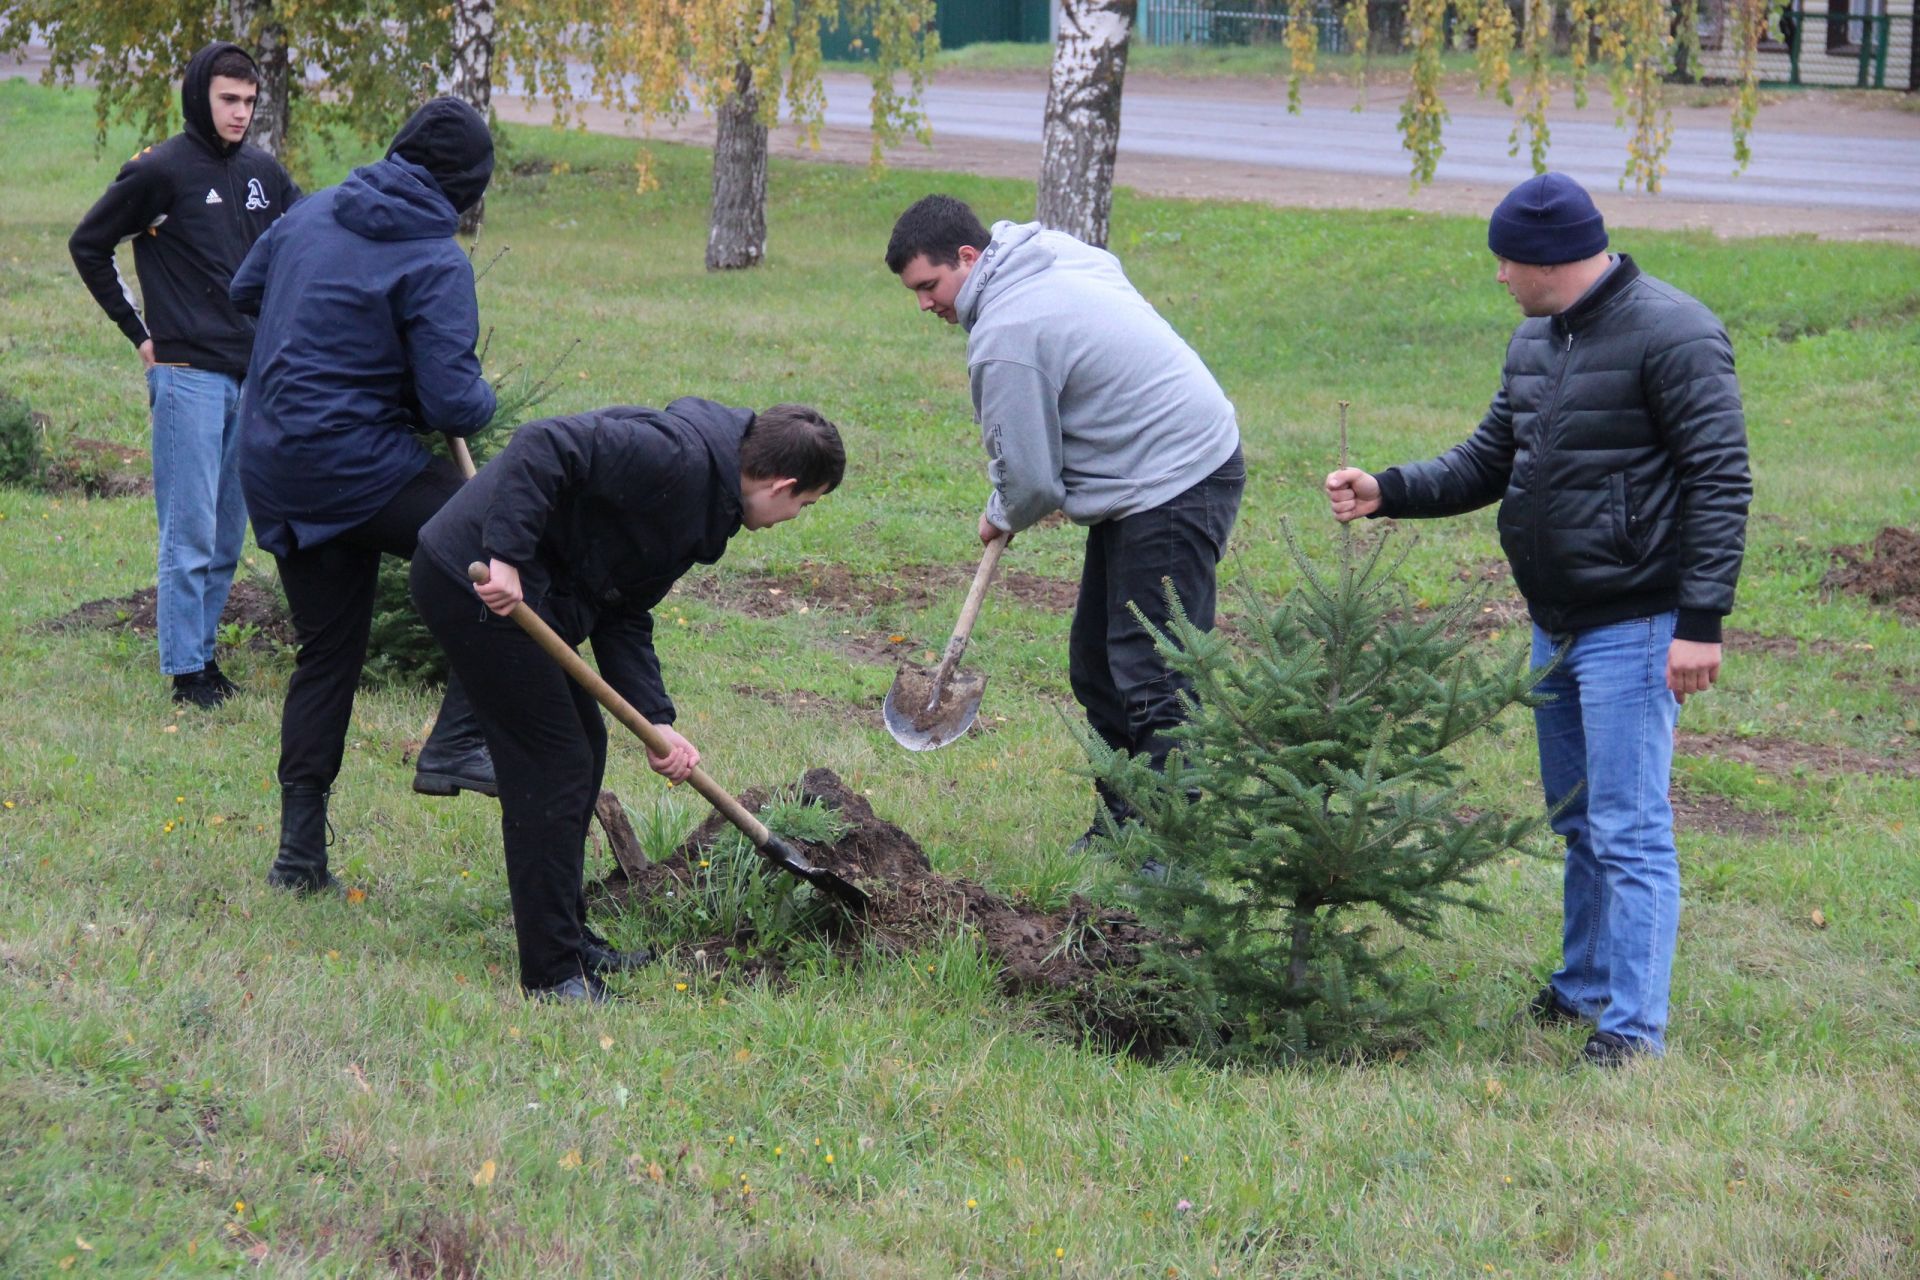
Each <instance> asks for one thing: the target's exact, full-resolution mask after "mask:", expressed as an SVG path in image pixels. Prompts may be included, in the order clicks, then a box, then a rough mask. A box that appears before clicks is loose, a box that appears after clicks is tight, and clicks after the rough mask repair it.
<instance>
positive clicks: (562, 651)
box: [467, 560, 771, 848]
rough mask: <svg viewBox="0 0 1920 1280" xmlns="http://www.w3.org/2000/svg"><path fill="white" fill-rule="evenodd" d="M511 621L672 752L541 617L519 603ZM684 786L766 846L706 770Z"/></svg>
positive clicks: (653, 745) (763, 828)
mask: <svg viewBox="0 0 1920 1280" xmlns="http://www.w3.org/2000/svg"><path fill="white" fill-rule="evenodd" d="M467 577H469V578H471V579H472V580H473V581H474V583H475V584H476V585H479V584H484V583H485V582H486V581H487V580H488V579H489V578H490V577H492V574H491V572H490V571H489V570H488V568H487V566H486V565H484V564H481V563H480V562H479V561H478V560H476V561H474V562H473V563H472V564H470V565H468V566H467ZM513 620H514V621H515V622H517V623H519V624H520V629H521V630H522V631H525V632H526V633H527V634H528V635H530V636H532V637H533V638H534V640H535V642H536V643H538V644H539V646H540V647H541V648H542V649H545V650H546V651H547V653H548V654H549V655H550V656H551V657H552V658H553V660H554V661H555V662H557V663H559V664H560V665H561V666H562V667H564V668H565V669H566V672H567V674H568V675H570V676H572V677H573V678H574V679H575V680H577V681H578V682H579V683H580V687H581V688H583V689H585V690H586V691H587V692H588V693H590V694H592V695H593V696H594V697H595V698H596V699H597V700H598V701H599V703H600V705H601V706H603V707H605V708H606V709H607V710H608V711H611V712H612V713H613V717H614V719H616V720H618V721H619V722H620V723H621V724H624V725H625V726H627V728H629V729H631V730H633V731H634V733H636V734H637V735H639V738H640V741H642V742H644V743H646V745H647V750H648V751H651V752H652V753H653V754H654V755H656V756H664V755H666V754H668V753H669V752H671V751H672V750H673V747H672V745H671V744H670V743H668V742H667V740H666V739H665V738H663V737H661V736H660V730H658V729H656V728H655V727H654V726H653V722H652V721H650V720H648V719H647V718H646V717H645V716H643V715H641V714H640V713H639V712H638V711H635V710H634V709H633V704H632V703H631V702H628V701H627V700H626V699H625V698H623V697H621V696H620V694H619V692H618V691H617V690H616V689H615V688H614V687H613V686H612V685H610V684H608V683H607V682H606V680H605V679H603V678H602V677H601V675H600V673H599V672H598V671H595V670H594V669H593V668H592V667H590V666H588V665H587V661H586V659H584V658H582V657H581V656H580V655H579V654H577V653H575V652H574V651H573V646H572V645H570V644H568V643H567V642H566V641H565V640H562V639H561V638H560V636H559V634H558V633H557V632H555V631H554V629H553V628H552V627H550V626H548V625H547V623H546V620H545V619H544V618H542V617H541V616H540V615H539V614H537V613H535V612H534V611H533V610H531V609H529V608H528V607H527V606H526V604H525V603H524V602H522V603H520V604H516V605H515V606H513ZM687 784H688V785H689V786H691V787H692V788H693V789H694V790H695V791H698V792H699V793H700V794H701V795H703V796H705V797H706V799H707V803H708V804H710V805H712V806H713V807H714V808H715V809H717V810H719V811H720V815H721V816H722V817H724V818H725V819H726V820H727V821H728V822H731V823H732V824H733V825H734V826H736V827H738V828H740V830H741V832H742V833H743V834H745V836H746V837H747V839H749V840H751V841H753V844H754V847H755V848H761V847H763V846H765V845H766V843H767V841H768V840H769V839H770V838H771V833H770V832H768V830H767V824H766V823H764V822H762V821H760V819H758V818H756V817H754V816H753V814H752V813H750V812H748V810H747V807H746V806H745V805H743V804H741V803H740V802H739V801H738V800H735V799H734V798H733V796H732V794H731V793H729V792H728V791H727V789H726V788H725V787H723V786H721V785H720V784H719V783H717V782H715V781H714V780H713V779H712V778H711V777H709V776H708V775H707V772H706V770H704V769H702V768H700V767H699V766H698V765H695V766H694V769H693V772H692V773H691V774H689V775H688V776H687Z"/></svg>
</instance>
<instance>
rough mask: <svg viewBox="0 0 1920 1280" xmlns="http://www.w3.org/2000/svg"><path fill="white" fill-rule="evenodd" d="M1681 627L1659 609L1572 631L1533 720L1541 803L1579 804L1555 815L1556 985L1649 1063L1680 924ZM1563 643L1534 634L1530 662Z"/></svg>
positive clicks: (1659, 1033)
mask: <svg viewBox="0 0 1920 1280" xmlns="http://www.w3.org/2000/svg"><path fill="white" fill-rule="evenodd" d="M1673 624H1674V615H1673V614H1672V613H1665V614H1660V615H1658V616H1655V617H1651V618H1634V619H1632V620H1630V621H1627V622H1618V623H1614V624H1612V625H1609V626H1604V627H1593V628H1590V629H1588V630H1586V631H1577V632H1574V633H1573V635H1572V637H1571V639H1572V644H1571V646H1570V647H1569V648H1568V650H1567V654H1566V657H1565V658H1564V659H1562V660H1561V663H1560V666H1559V667H1558V668H1556V669H1555V670H1554V672H1553V673H1552V674H1551V675H1549V676H1548V677H1547V678H1546V679H1545V680H1544V681H1542V682H1541V684H1540V692H1541V693H1542V694H1550V695H1552V696H1553V698H1554V701H1553V702H1550V703H1548V704H1547V705H1545V706H1542V707H1539V708H1536V709H1535V711H1534V713H1533V715H1534V725H1535V728H1536V729H1537V730H1538V732H1539V737H1540V780H1541V782H1542V783H1543V784H1544V785H1545V788H1546V793H1547V805H1548V807H1549V808H1551V807H1552V806H1554V805H1557V804H1559V803H1560V802H1561V801H1563V800H1565V799H1566V797H1568V796H1569V795H1572V796H1573V798H1572V800H1570V801H1568V802H1567V805H1566V807H1565V808H1564V809H1562V810H1561V811H1560V813H1559V815H1558V816H1557V817H1555V818H1554V819H1553V829H1554V830H1555V831H1556V832H1558V833H1559V834H1560V835H1561V836H1562V837H1564V838H1565V840H1566V842H1567V873H1566V921H1565V925H1564V935H1563V938H1562V944H1563V952H1562V954H1563V960H1562V963H1561V967H1560V970H1559V972H1557V973H1555V974H1554V975H1553V989H1554V991H1555V992H1556V993H1557V994H1558V995H1559V997H1560V999H1561V1000H1562V1001H1564V1002H1565V1003H1566V1004H1567V1005H1569V1006H1570V1007H1572V1008H1573V1009H1575V1010H1577V1011H1578V1012H1579V1013H1581V1014H1582V1015H1584V1016H1586V1017H1589V1018H1592V1019H1594V1021H1595V1023H1596V1024H1597V1026H1598V1028H1599V1029H1600V1030H1601V1031H1608V1032H1612V1033H1614V1034H1616V1035H1621V1036H1625V1037H1627V1038H1628V1039H1630V1040H1633V1041H1635V1042H1636V1043H1637V1044H1638V1045H1639V1046H1640V1047H1641V1048H1643V1049H1647V1050H1650V1051H1652V1052H1655V1053H1658V1052H1661V1051H1662V1050H1663V1049H1664V1048H1665V1033H1666V1028H1667V988H1668V986H1669V984H1670V982H1671V979H1672V976H1673V947H1674V937H1675V935H1676V933H1678V931H1679V927H1680V859H1679V855H1678V854H1677V853H1676V852H1675V850H1674V844H1673V807H1672V805H1671V804H1670V803H1669V802H1668V799H1667V789H1668V785H1669V783H1670V781H1671V775H1672V771H1673V731H1674V725H1675V723H1676V722H1677V721H1678V719H1679V714H1678V713H1679V704H1678V703H1677V702H1676V701H1675V700H1674V696H1673V694H1672V693H1670V692H1668V690H1667V649H1668V647H1669V646H1670V645H1671V644H1672V643H1673ZM1568 638H1569V637H1567V636H1565V635H1557V636H1556V635H1549V634H1548V633H1546V632H1544V631H1542V630H1541V629H1540V628H1539V627H1537V626H1536V627H1535V628H1534V629H1533V662H1534V665H1535V666H1544V665H1545V664H1546V663H1547V662H1548V661H1549V660H1551V658H1552V657H1553V654H1554V652H1555V650H1556V649H1558V648H1559V646H1560V645H1561V644H1562V643H1564V642H1565V641H1566V640H1567V639H1568ZM1576 791H1577V794H1576Z"/></svg>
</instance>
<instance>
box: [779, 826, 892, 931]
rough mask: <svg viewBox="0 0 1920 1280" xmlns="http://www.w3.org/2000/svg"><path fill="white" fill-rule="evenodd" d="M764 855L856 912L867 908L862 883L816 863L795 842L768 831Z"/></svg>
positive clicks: (792, 874) (783, 869)
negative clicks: (817, 865)
mask: <svg viewBox="0 0 1920 1280" xmlns="http://www.w3.org/2000/svg"><path fill="white" fill-rule="evenodd" d="M760 853H761V856H763V857H765V858H766V860H767V861H768V862H771V863H772V864H773V865H774V866H776V867H779V868H780V869H781V870H782V871H784V872H786V873H787V874H788V875H791V876H798V877H799V878H800V879H802V880H805V881H806V882H807V883H808V884H810V885H812V886H814V887H815V888H816V889H819V890H822V891H823V892H825V893H828V894H830V895H832V896H833V897H835V898H838V899H839V900H840V901H841V902H842V903H844V904H845V905H847V906H849V907H851V908H853V910H854V913H855V914H859V913H862V912H864V911H865V910H866V909H867V901H868V899H867V894H866V891H865V890H864V889H862V888H860V886H858V885H856V884H854V883H853V882H851V881H850V880H847V879H846V878H845V877H843V876H840V875H836V874H835V873H834V872H831V871H829V870H827V869H826V868H825V867H816V866H814V865H813V863H811V862H809V861H807V856H806V855H805V854H803V853H801V852H800V850H798V849H797V848H795V847H794V846H793V844H792V842H790V841H788V840H786V839H784V838H782V837H780V836H777V835H774V834H773V833H772V832H768V833H767V842H766V843H765V844H763V845H761V846H760Z"/></svg>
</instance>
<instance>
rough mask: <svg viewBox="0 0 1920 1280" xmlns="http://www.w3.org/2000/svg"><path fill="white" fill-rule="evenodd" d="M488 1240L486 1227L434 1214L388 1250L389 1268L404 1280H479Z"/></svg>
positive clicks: (477, 1223) (388, 1247) (389, 1246)
mask: <svg viewBox="0 0 1920 1280" xmlns="http://www.w3.org/2000/svg"><path fill="white" fill-rule="evenodd" d="M486 1238H487V1229H486V1227H485V1226H484V1224H482V1223H479V1222H477V1221H476V1222H461V1221H458V1220H456V1219H454V1218H451V1217H448V1216H447V1215H445V1214H441V1213H432V1214H429V1215H428V1216H427V1217H426V1219H425V1220H424V1221H422V1222H421V1223H420V1225H419V1226H418V1227H417V1228H414V1229H413V1230H411V1231H408V1232H407V1233H406V1234H405V1236H404V1238H402V1239H400V1240H398V1241H395V1242H394V1243H393V1244H390V1245H388V1246H387V1251H386V1260H387V1265H388V1266H389V1267H391V1268H393V1274H394V1275H396V1276H400V1277H404V1280H476V1277H478V1276H479V1275H480V1268H481V1264H482V1262H483V1261H484V1260H485V1257H484V1255H485V1248H484V1241H485V1240H486Z"/></svg>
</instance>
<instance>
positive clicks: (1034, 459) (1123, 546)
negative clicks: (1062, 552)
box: [887, 195, 1246, 835]
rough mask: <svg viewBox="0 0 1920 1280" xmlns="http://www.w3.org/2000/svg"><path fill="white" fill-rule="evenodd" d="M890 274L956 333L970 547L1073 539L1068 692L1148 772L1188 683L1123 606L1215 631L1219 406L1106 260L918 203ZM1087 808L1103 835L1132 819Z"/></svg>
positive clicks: (1234, 440)
mask: <svg viewBox="0 0 1920 1280" xmlns="http://www.w3.org/2000/svg"><path fill="white" fill-rule="evenodd" d="M887 266H888V268H889V269H891V270H892V271H893V273H894V274H895V275H897V276H899V277H900V283H901V284H903V285H905V286H906V287H907V288H908V289H910V290H912V291H913V293H914V295H915V296H916V297H917V298H918V299H919V301H920V309H921V310H922V311H931V312H933V313H934V314H936V315H938V316H939V317H940V318H941V319H943V320H945V321H946V322H947V323H948V324H958V325H961V326H962V327H964V328H965V329H966V330H967V372H968V375H969V379H970V381H971V383H972V388H973V406H974V414H975V416H976V418H978V420H979V423H980V437H981V441H982V443H983V444H984V445H985V446H986V451H987V478H988V480H989V481H990V482H991V483H992V486H993V489H992V493H991V495H990V496H989V497H988V499H987V505H986V510H985V512H984V513H983V514H982V515H981V517H980V526H979V533H980V540H981V542H982V543H987V542H991V541H992V540H993V539H995V538H999V537H1010V536H1011V535H1013V534H1015V533H1018V532H1019V531H1020V530H1022V529H1025V528H1027V527H1028V526H1029V525H1031V524H1033V523H1034V522H1036V521H1037V520H1039V519H1041V518H1042V517H1043V516H1046V515H1048V514H1050V513H1052V512H1054V511H1064V512H1065V513H1066V515H1067V518H1068V519H1070V520H1072V521H1073V522H1074V523H1076V524H1082V525H1085V526H1087V550H1086V561H1085V565H1084V567H1083V568H1082V570H1081V576H1080V601H1079V604H1078V606H1077V607H1076V608H1075V610H1074V615H1073V630H1072V635H1071V639H1070V641H1069V648H1068V675H1069V679H1070V680H1071V682H1072V685H1073V694H1074V697H1075V699H1077V700H1078V701H1079V703H1080V705H1081V706H1082V707H1083V708H1085V709H1086V713H1087V723H1088V724H1089V725H1090V726H1092V728H1093V730H1094V732H1095V733H1097V734H1099V736H1100V738H1101V740H1102V741H1104V742H1105V743H1106V744H1107V745H1108V746H1109V747H1112V748H1113V749H1115V750H1117V751H1126V752H1129V753H1132V754H1138V753H1140V752H1146V753H1147V754H1148V755H1149V756H1150V757H1151V758H1152V760H1153V762H1154V764H1155V766H1156V767H1157V766H1159V765H1160V764H1161V763H1162V762H1164V761H1165V759H1166V756H1167V751H1168V749H1169V748H1170V747H1171V746H1172V743H1171V742H1170V741H1169V739H1168V738H1167V737H1166V732H1165V731H1166V730H1167V729H1169V728H1171V727H1172V726H1174V725H1175V724H1178V723H1179V722H1180V720H1181V719H1182V718H1183V717H1182V711H1181V707H1180V693H1181V691H1182V690H1183V689H1185V688H1187V683H1186V681H1184V680H1183V679H1182V678H1181V677H1179V676H1178V675H1176V674H1175V673H1174V672H1173V671H1171V670H1169V669H1168V667H1167V665H1166V662H1165V661H1164V660H1163V659H1162V658H1161V657H1160V655H1159V653H1158V652H1157V651H1156V650H1155V649H1154V647H1153V638H1152V635H1151V633H1150V632H1149V631H1148V629H1147V628H1146V627H1145V626H1143V625H1141V622H1140V620H1139V619H1138V618H1136V617H1135V616H1134V614H1133V612H1132V610H1131V609H1130V608H1129V607H1128V606H1129V605H1137V606H1139V608H1140V610H1141V611H1142V612H1143V613H1144V614H1145V615H1146V616H1147V618H1148V620H1149V621H1151V622H1152V623H1154V624H1155V625H1156V626H1162V627H1164V626H1165V625H1166V622H1167V602H1166V591H1165V588H1164V587H1163V585H1162V583H1163V581H1166V582H1171V583H1172V584H1173V588H1174V590H1175V591H1176V592H1177V593H1178V594H1179V597H1180V603H1181V606H1182V607H1183V608H1184V609H1185V610H1186V613H1187V616H1188V617H1189V618H1190V619H1191V620H1192V621H1193V623H1194V624H1195V625H1196V626H1199V627H1202V628H1208V629H1210V628H1211V627H1212V626H1213V615H1214V602H1215V594H1216V589H1215V572H1216V570H1217V569H1218V567H1219V564H1220V557H1221V555H1222V554H1223V553H1224V552H1225V550H1226V544H1227V535H1228V533H1229V532H1230V531H1231V530H1232V528H1233V522H1234V518H1235V516H1237V515H1238V514H1239V510H1240V491H1241V489H1242V488H1244V487H1245V484H1246V465H1245V462H1244V461H1243V459H1242V457H1241V453H1240V429H1239V427H1238V425H1237V424H1236V423H1235V420H1234V413H1233V405H1232V403H1231V402H1230V401H1228V399H1227V397H1226V395H1225V394H1224V393H1223V392H1222V391H1221V390H1220V384H1219V383H1217V382H1215V381H1214V378H1213V375H1212V374H1211V373H1209V372H1208V371H1207V367H1206V365H1205V364H1204V363H1203V362H1202V361H1201V359H1200V357H1199V356H1198V355H1196V354H1195V353H1194V350H1193V348H1192V347H1189V346H1188V345H1187V344H1186V343H1185V342H1184V341H1182V339H1181V337H1180V335H1179V334H1177V333H1175V332H1174V331H1173V327H1172V326H1171V325H1169V324H1168V323H1167V322H1166V321H1165V320H1163V319H1161V317H1160V315H1159V313H1158V312H1156V311H1155V310H1154V309H1153V307H1152V305H1151V304H1149V303H1148V302H1147V300H1146V299H1145V298H1143V297H1141V296H1140V293H1139V291H1138V290H1136V289H1135V288H1134V287H1133V286H1132V285H1131V284H1129V283H1128V281H1127V277H1126V275H1125V273H1123V272H1122V271H1121V269H1120V263H1119V260H1118V259H1116V258H1115V257H1114V256H1113V255H1112V254H1110V253H1108V252H1107V251H1106V250H1104V249H1096V248H1094V247H1092V246H1091V245H1086V244H1082V243H1081V242H1080V241H1078V240H1076V239H1074V238H1073V237H1072V236H1069V235H1066V234H1065V233H1063V232H1059V231H1049V230H1046V229H1044V228H1043V227H1041V226H1040V224H1039V223H1027V224H1024V225H1017V224H1015V223H1012V222H1000V223H996V224H995V225H994V228H993V231H992V233H991V235H989V233H988V232H987V230H986V228H985V227H983V226H982V225H981V223H980V220H979V218H977V217H975V216H974V213H973V210H972V209H970V208H968V207H967V205H965V204H964V203H962V202H961V201H959V200H956V199H954V198H953V197H951V196H940V195H933V196H927V197H926V198H925V199H923V200H921V201H919V202H918V203H916V204H915V205H913V207H912V208H910V209H908V210H907V211H906V212H905V213H903V214H901V215H900V218H899V220H898V221H897V222H896V223H895V224H894V228H893V237H892V239H891V240H890V241H889V242H888V244H887ZM1101 800H1102V802H1103V803H1104V804H1105V805H1106V807H1107V810H1108V812H1109V813H1111V814H1112V816H1113V818H1114V820H1115V821H1116V822H1120V821H1124V820H1126V819H1127V818H1128V817H1129V816H1130V814H1129V811H1128V810H1127V808H1126V806H1125V804H1124V803H1123V802H1121V801H1120V800H1119V798H1118V797H1116V796H1114V795H1112V794H1110V793H1107V792H1106V791H1105V790H1104V789H1103V790H1102V793H1101ZM1097 826H1098V823H1096V827H1097ZM1088 834H1089V835H1091V834H1092V831H1091V830H1090V831H1089V833H1088Z"/></svg>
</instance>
